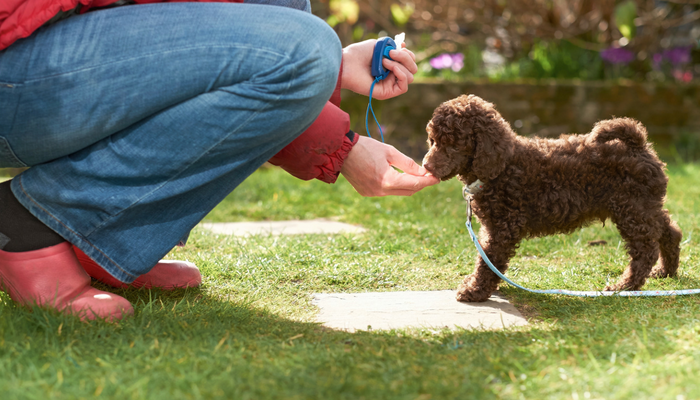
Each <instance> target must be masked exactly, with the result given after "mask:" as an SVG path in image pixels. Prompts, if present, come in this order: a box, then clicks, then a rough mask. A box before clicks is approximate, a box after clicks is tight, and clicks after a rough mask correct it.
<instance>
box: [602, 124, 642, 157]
mask: <svg viewBox="0 0 700 400" xmlns="http://www.w3.org/2000/svg"><path fill="white" fill-rule="evenodd" d="M591 133H593V135H594V137H595V141H596V142H598V143H605V142H609V141H611V140H615V139H620V141H621V142H622V143H624V144H625V145H627V147H629V148H631V149H638V150H643V149H644V148H645V147H646V143H647V130H646V128H644V125H642V124H641V123H640V122H638V121H636V120H634V119H632V118H615V119H608V120H605V121H600V122H598V123H597V124H596V125H595V126H594V127H593V131H592V132H591Z"/></svg>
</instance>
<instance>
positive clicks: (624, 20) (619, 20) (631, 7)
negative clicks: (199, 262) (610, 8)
mask: <svg viewBox="0 0 700 400" xmlns="http://www.w3.org/2000/svg"><path fill="white" fill-rule="evenodd" d="M635 18H637V5H636V4H635V3H634V1H632V0H628V1H625V2H622V3H620V4H618V5H616V6H615V25H617V29H618V30H619V31H620V33H622V36H624V37H626V38H627V39H632V38H634V35H635V34H636V32H637V27H636V26H635V23H634V19H635Z"/></svg>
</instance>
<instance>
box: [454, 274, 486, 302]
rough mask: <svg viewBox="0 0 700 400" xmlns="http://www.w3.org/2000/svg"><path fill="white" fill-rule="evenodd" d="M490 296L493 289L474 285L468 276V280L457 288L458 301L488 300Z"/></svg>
mask: <svg viewBox="0 0 700 400" xmlns="http://www.w3.org/2000/svg"><path fill="white" fill-rule="evenodd" d="M489 297H491V291H490V290H484V289H482V288H480V287H478V286H474V285H472V282H471V279H469V277H467V279H466V281H465V282H464V283H462V284H461V285H459V289H457V301H462V302H465V303H476V302H479V303H480V302H483V301H486V300H488V299H489Z"/></svg>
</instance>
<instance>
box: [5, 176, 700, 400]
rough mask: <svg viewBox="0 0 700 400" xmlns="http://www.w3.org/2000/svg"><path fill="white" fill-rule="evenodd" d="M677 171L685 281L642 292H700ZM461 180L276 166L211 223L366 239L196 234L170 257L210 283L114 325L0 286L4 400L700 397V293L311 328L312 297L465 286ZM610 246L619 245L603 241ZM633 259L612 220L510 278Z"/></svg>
mask: <svg viewBox="0 0 700 400" xmlns="http://www.w3.org/2000/svg"><path fill="white" fill-rule="evenodd" d="M669 176H670V183H669V191H668V202H667V207H668V208H669V209H670V210H671V213H672V214H673V218H674V219H675V220H676V221H677V222H678V223H679V225H680V226H681V229H682V230H683V234H684V239H683V240H684V244H683V247H682V252H681V266H680V274H679V277H678V278H674V279H663V280H655V281H650V282H649V283H647V285H646V286H645V289H682V288H700V268H697V267H696V266H697V265H698V264H699V261H700V260H699V257H698V250H697V243H698V236H699V235H698V228H699V221H698V217H697V215H698V212H699V211H700V165H681V166H670V167H669ZM460 190H461V188H460V186H459V184H458V182H457V181H456V180H455V181H450V182H446V183H442V184H440V185H437V186H435V187H431V188H427V189H426V190H424V191H422V192H420V193H418V194H416V195H415V196H413V197H410V198H398V197H396V198H362V197H360V196H358V195H357V194H355V192H354V191H353V189H352V187H350V185H349V184H348V183H347V182H346V181H344V180H343V179H342V178H341V179H340V180H339V182H338V183H337V184H335V185H326V184H324V183H321V182H317V181H313V182H301V181H298V180H296V179H294V178H292V177H290V176H288V175H287V174H286V173H284V172H282V171H281V170H279V169H276V168H265V169H261V170H259V171H258V172H256V173H255V174H254V175H253V176H252V177H251V178H250V179H248V180H247V181H246V182H245V183H244V184H243V185H242V186H241V187H240V188H239V189H237V190H236V192H234V193H233V194H231V195H230V196H229V197H228V198H227V199H226V200H225V201H224V202H223V203H222V204H221V205H220V206H219V207H217V208H216V209H215V210H214V211H213V212H212V213H211V214H210V215H209V217H208V218H207V219H208V220H209V221H243V220H263V219H271V220H280V219H310V218H321V217H323V218H333V219H337V220H340V221H343V222H348V223H353V224H361V225H362V226H364V227H365V228H368V232H367V233H365V234H361V235H356V236H352V235H333V236H328V235H308V236H292V237H252V238H234V237H228V236H218V235H214V234H211V233H208V232H207V231H204V230H201V229H197V230H195V231H194V232H193V233H192V235H191V237H190V242H189V243H188V245H187V246H186V247H185V248H182V249H175V250H173V252H172V253H171V254H169V255H168V257H169V258H179V259H186V260H189V261H192V262H195V263H196V264H197V265H198V266H199V267H200V269H201V270H202V273H203V275H204V280H203V285H202V287H201V288H198V289H188V290H180V291H175V292H163V291H157V290H154V291H146V290H140V291H116V292H117V293H119V294H121V295H123V296H125V297H127V298H128V299H129V300H131V301H132V303H133V304H134V305H135V309H136V314H135V316H134V317H133V318H130V319H127V320H125V321H123V322H121V323H119V324H116V325H113V324H108V323H103V322H93V323H89V324H86V323H81V322H79V321H77V320H76V319H75V318H72V317H69V316H61V315H57V314H55V313H51V312H47V311H43V310H33V311H27V310H25V309H22V308H18V307H16V306H15V305H14V304H13V303H12V302H11V301H10V300H9V298H8V297H7V296H6V295H4V294H1V295H0V393H2V395H1V397H2V398H4V399H43V398H67V399H73V398H93V397H100V398H114V399H129V398H135V399H140V398H147V399H160V398H163V399H181V398H183V399H190V398H191V399H198V398H205V399H207V398H230V399H452V398H461V399H522V398H525V399H674V400H679V399H697V398H700V382H699V381H698V379H697V376H698V374H699V373H700V321H699V318H700V317H699V316H700V297H699V296H691V297H669V298H573V297H564V296H549V295H535V294H530V293H527V292H524V291H521V290H519V289H515V288H512V287H508V286H503V287H502V288H501V293H502V294H503V295H504V296H505V297H507V298H508V299H509V300H510V301H511V302H512V303H514V304H515V305H516V307H518V308H519V309H520V310H521V311H522V312H523V313H524V314H525V315H526V316H527V317H528V318H529V319H530V324H529V325H528V326H525V327H519V328H513V329H509V330H505V331H497V332H490V331H456V332H454V331H447V330H430V329H413V330H395V331H363V332H357V333H345V332H337V331H331V330H328V329H324V328H322V327H320V326H319V325H317V324H315V323H314V322H313V318H314V313H315V309H314V306H313V305H312V304H311V296H310V295H311V294H312V293H317V292H364V291H397V290H442V289H455V288H456V287H457V285H458V284H459V282H460V281H461V279H462V277H463V276H464V275H466V274H468V273H469V272H470V271H471V270H472V268H473V262H474V258H475V255H476V250H475V249H474V247H473V244H472V243H471V241H470V239H469V237H468V234H467V232H466V228H465V226H464V220H465V212H464V202H463V200H462V197H461V191H460ZM476 227H477V228H478V224H476ZM600 239H603V240H605V241H607V245H604V246H589V245H588V242H589V241H592V240H600ZM626 263H627V256H626V254H625V253H624V250H623V246H622V245H621V244H620V237H619V235H618V233H617V230H616V229H615V227H614V225H613V224H612V223H610V222H609V221H608V223H607V224H605V226H603V225H602V224H600V223H598V224H595V225H591V226H589V227H587V228H584V229H582V230H580V231H577V232H575V233H573V234H571V235H560V236H552V237H547V238H540V239H533V240H529V241H526V242H524V243H523V244H522V246H521V248H520V249H519V251H518V253H517V256H516V258H515V259H513V261H512V263H511V268H510V269H509V271H508V273H507V275H508V276H509V277H511V278H513V279H514V280H515V281H516V282H518V283H520V284H523V285H525V286H528V287H532V288H538V289H553V288H565V289H572V290H596V289H600V288H602V287H603V286H605V284H606V282H607V281H608V280H610V281H614V280H616V279H617V277H618V276H619V275H620V274H621V273H622V271H623V269H624V267H625V266H626ZM96 286H98V287H100V288H102V289H104V287H101V286H99V285H96Z"/></svg>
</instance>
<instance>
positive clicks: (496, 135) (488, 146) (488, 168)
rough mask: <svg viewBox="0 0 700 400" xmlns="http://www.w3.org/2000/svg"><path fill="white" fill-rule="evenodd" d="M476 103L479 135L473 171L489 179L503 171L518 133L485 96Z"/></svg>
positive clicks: (474, 124) (474, 126) (474, 111)
mask: <svg viewBox="0 0 700 400" xmlns="http://www.w3.org/2000/svg"><path fill="white" fill-rule="evenodd" d="M470 97H471V96H470ZM479 100H481V99H479ZM472 105H473V107H472V110H471V111H472V115H471V121H472V131H473V134H474V137H475V138H476V151H475V153H474V162H473V163H472V172H473V173H474V174H475V175H476V176H477V177H478V178H479V179H480V180H482V181H488V180H490V179H494V178H495V177H497V176H498V175H500V174H501V172H503V170H504V169H505V167H506V162H507V161H508V160H509V159H510V158H511V157H512V156H513V151H514V147H515V133H514V132H513V130H512V129H511V128H510V125H509V124H508V122H506V120H504V119H503V117H501V115H500V114H499V113H498V112H497V111H496V110H495V109H494V108H493V105H492V104H491V103H488V102H485V101H483V100H481V102H479V103H478V104H472Z"/></svg>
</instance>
